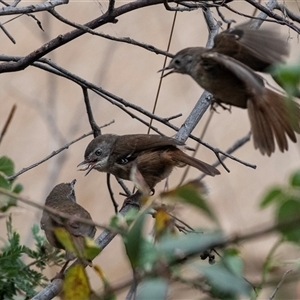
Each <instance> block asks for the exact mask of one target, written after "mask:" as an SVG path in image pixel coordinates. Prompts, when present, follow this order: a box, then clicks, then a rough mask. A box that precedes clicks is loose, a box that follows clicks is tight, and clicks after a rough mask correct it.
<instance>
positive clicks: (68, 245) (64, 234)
mask: <svg viewBox="0 0 300 300" xmlns="http://www.w3.org/2000/svg"><path fill="white" fill-rule="evenodd" d="M53 231H54V233H55V235H56V237H57V239H58V240H59V242H60V243H61V244H62V245H63V246H64V248H65V249H66V250H67V251H70V252H73V253H77V250H76V248H75V246H74V242H73V240H72V237H71V235H70V234H69V232H68V231H67V230H66V229H64V228H61V227H59V228H54V229H53Z"/></svg>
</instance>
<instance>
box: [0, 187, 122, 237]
mask: <svg viewBox="0 0 300 300" xmlns="http://www.w3.org/2000/svg"><path fill="white" fill-rule="evenodd" d="M0 194H2V195H5V196H8V197H11V198H14V199H16V200H18V201H20V202H23V203H25V204H27V205H30V206H32V207H35V208H38V209H40V210H45V211H47V212H49V213H50V214H53V215H55V216H59V217H61V218H64V219H66V220H72V221H74V222H78V223H82V224H87V225H95V226H96V227H98V228H101V229H105V230H109V231H112V232H114V233H115V234H118V233H119V231H117V230H115V229H112V228H110V227H108V226H106V225H103V224H100V223H97V222H94V221H93V220H90V219H85V218H80V217H77V216H72V215H70V214H67V213H63V212H61V211H59V210H57V209H54V208H52V207H49V206H46V205H42V204H39V203H37V202H33V201H31V200H28V199H26V198H24V197H22V196H19V195H17V194H15V193H12V192H10V191H8V190H5V189H3V188H1V187H0Z"/></svg>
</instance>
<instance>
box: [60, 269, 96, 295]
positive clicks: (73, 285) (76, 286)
mask: <svg viewBox="0 0 300 300" xmlns="http://www.w3.org/2000/svg"><path fill="white" fill-rule="evenodd" d="M91 295H92V290H91V288H90V284H89V280H88V278H87V275H86V272H85V270H84V268H83V266H82V265H77V264H76V265H73V266H72V267H70V268H69V269H68V271H67V272H66V275H65V280H64V285H63V299H64V300H74V299H81V300H89V299H90V298H91Z"/></svg>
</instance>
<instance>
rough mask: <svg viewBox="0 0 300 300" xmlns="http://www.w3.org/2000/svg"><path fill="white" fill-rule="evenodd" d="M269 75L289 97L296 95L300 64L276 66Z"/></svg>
mask: <svg viewBox="0 0 300 300" xmlns="http://www.w3.org/2000/svg"><path fill="white" fill-rule="evenodd" d="M271 73H272V75H273V76H274V77H275V79H276V81H278V82H279V83H280V85H281V86H282V87H283V88H284V89H285V90H286V91H287V93H289V94H290V95H294V94H297V93H296V91H297V88H298V86H299V83H300V63H296V64H295V63H293V64H277V65H276V66H275V67H274V68H273V70H272V71H271Z"/></svg>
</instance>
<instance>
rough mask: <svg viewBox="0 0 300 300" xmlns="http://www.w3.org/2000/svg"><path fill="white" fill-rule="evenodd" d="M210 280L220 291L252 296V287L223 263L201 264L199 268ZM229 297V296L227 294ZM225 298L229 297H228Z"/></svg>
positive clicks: (233, 294)
mask: <svg viewBox="0 0 300 300" xmlns="http://www.w3.org/2000/svg"><path fill="white" fill-rule="evenodd" d="M198 270H200V272H201V273H203V275H204V277H205V278H206V279H207V280H208V282H209V283H210V284H211V285H212V287H213V289H216V290H217V291H218V292H219V293H220V292H221V293H224V294H229V295H232V296H237V295H245V296H247V297H250V295H251V291H252V288H251V286H250V284H249V283H247V282H246V280H245V279H243V278H242V277H241V276H237V275H236V274H235V273H234V272H232V271H231V270H230V269H229V268H227V267H226V266H225V265H224V264H223V263H218V264H215V265H210V266H201V267H199V268H198ZM227 297H228V296H227ZM227 297H226V298H223V299H229V297H228V298H227Z"/></svg>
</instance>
